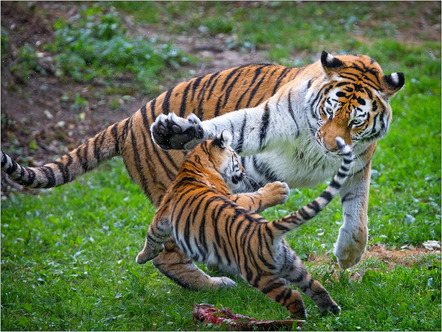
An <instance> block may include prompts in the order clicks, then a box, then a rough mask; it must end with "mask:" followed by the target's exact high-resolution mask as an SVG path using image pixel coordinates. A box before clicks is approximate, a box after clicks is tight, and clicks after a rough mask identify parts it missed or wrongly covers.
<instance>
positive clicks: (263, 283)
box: [253, 275, 307, 319]
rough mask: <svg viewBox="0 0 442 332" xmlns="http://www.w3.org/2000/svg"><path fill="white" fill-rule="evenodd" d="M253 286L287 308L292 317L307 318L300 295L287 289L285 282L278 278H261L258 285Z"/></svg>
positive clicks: (272, 276) (270, 276)
mask: <svg viewBox="0 0 442 332" xmlns="http://www.w3.org/2000/svg"><path fill="white" fill-rule="evenodd" d="M253 286H255V287H256V288H258V289H259V290H260V291H261V292H263V293H264V294H265V295H266V296H267V297H269V298H271V299H272V300H274V301H276V302H278V303H279V304H281V305H282V306H283V307H285V308H287V310H288V311H289V312H290V315H291V316H292V317H295V318H301V319H305V318H306V317H307V314H306V312H305V307H304V301H303V300H302V296H301V294H299V292H298V291H296V290H294V289H291V288H290V287H288V286H287V284H286V282H285V280H283V279H281V278H280V277H279V276H276V275H267V276H261V278H260V279H259V281H258V283H257V284H256V285H253Z"/></svg>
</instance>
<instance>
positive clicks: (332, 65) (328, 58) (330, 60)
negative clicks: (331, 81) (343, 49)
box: [321, 51, 344, 78]
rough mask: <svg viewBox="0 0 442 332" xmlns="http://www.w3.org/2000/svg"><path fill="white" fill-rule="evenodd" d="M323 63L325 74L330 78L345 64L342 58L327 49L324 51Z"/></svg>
mask: <svg viewBox="0 0 442 332" xmlns="http://www.w3.org/2000/svg"><path fill="white" fill-rule="evenodd" d="M321 64H322V69H323V70H324V72H325V74H326V75H327V76H328V77H330V78H331V77H332V76H333V73H336V72H338V71H339V69H341V68H342V66H344V63H343V62H342V61H341V60H339V59H338V58H336V57H334V56H333V55H331V54H330V53H327V52H326V51H322V54H321Z"/></svg>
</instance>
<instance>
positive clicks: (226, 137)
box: [212, 130, 232, 149]
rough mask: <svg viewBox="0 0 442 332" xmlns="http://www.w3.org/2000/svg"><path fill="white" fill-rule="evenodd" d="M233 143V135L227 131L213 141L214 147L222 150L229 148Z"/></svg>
mask: <svg viewBox="0 0 442 332" xmlns="http://www.w3.org/2000/svg"><path fill="white" fill-rule="evenodd" d="M231 143H232V134H231V133H230V132H229V131H227V130H223V131H222V132H221V134H219V135H218V136H217V137H216V138H215V139H214V140H213V141H212V145H215V146H218V147H220V148H221V149H225V148H227V147H229V146H230V144H231Z"/></svg>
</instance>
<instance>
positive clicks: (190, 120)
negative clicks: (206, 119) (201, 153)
mask: <svg viewBox="0 0 442 332" xmlns="http://www.w3.org/2000/svg"><path fill="white" fill-rule="evenodd" d="M151 132H152V139H153V140H154V142H155V143H156V144H157V145H158V146H160V147H161V148H162V149H164V150H190V149H192V148H193V147H194V146H195V145H196V144H198V143H200V142H201V141H202V140H203V139H204V130H203V127H202V124H201V120H200V119H198V117H197V116H196V115H195V114H193V113H191V114H190V115H189V116H188V117H187V118H186V119H184V118H181V117H178V116H176V115H175V113H169V114H168V115H164V114H160V116H158V118H157V119H156V120H155V122H154V123H153V124H152V126H151Z"/></svg>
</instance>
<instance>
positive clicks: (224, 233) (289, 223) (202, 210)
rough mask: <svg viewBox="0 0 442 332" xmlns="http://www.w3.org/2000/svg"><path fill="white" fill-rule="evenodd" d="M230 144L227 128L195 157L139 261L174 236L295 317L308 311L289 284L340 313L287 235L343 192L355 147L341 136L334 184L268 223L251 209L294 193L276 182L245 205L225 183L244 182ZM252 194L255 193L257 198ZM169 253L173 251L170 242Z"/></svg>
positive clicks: (195, 152) (178, 180)
mask: <svg viewBox="0 0 442 332" xmlns="http://www.w3.org/2000/svg"><path fill="white" fill-rule="evenodd" d="M230 140H231V136H230V134H227V133H226V131H224V132H222V133H221V134H220V135H219V136H218V137H217V138H215V139H213V140H208V141H205V142H203V143H201V144H200V145H198V146H197V147H196V148H195V149H194V150H193V151H192V152H191V153H190V154H189V156H188V157H187V158H186V160H185V161H184V163H183V166H182V167H181V170H180V172H179V173H178V176H177V178H176V180H175V181H174V182H173V184H172V185H171V187H170V189H169V190H168V191H167V192H166V195H165V196H164V198H163V200H162V202H161V204H160V206H159V208H158V211H157V213H156V215H155V217H154V219H153V221H152V223H151V225H150V227H149V230H148V233H147V236H146V242H145V246H144V248H143V250H142V251H141V252H140V253H139V254H138V256H137V259H136V261H137V263H139V264H143V263H145V262H147V261H148V260H151V259H153V258H155V257H156V256H157V255H158V254H159V253H160V252H161V251H162V250H163V244H164V242H166V241H168V240H169V238H170V236H172V238H173V240H174V241H175V243H176V244H177V245H178V246H179V248H180V249H181V250H182V251H183V252H185V253H186V254H187V255H188V256H189V257H191V258H192V259H194V260H196V261H199V262H204V263H208V264H210V265H215V266H220V267H223V268H224V269H227V270H228V271H230V272H234V273H237V274H239V275H241V276H242V278H243V279H244V280H246V281H247V282H248V283H249V284H250V285H252V286H254V287H256V288H258V289H259V290H260V291H262V292H263V293H264V294H266V295H267V296H268V297H270V298H271V299H273V300H275V301H277V302H279V303H280V304H281V305H283V306H284V307H286V308H287V309H288V310H289V311H290V314H291V315H293V316H297V317H301V318H305V309H304V304H303V301H302V297H301V295H300V294H299V293H298V292H296V291H294V290H292V289H291V288H289V287H288V286H287V285H286V281H287V282H290V283H293V284H294V285H296V286H298V287H299V288H300V289H301V290H302V291H303V292H304V293H305V294H306V295H307V296H309V297H311V298H312V299H313V301H314V302H315V303H316V305H317V306H318V307H319V309H320V310H321V312H324V311H332V312H333V313H339V311H340V309H339V307H338V305H337V304H336V303H335V302H334V301H333V300H332V298H331V297H330V295H329V294H328V293H327V291H326V290H325V288H324V287H323V286H322V285H321V284H320V283H319V282H318V281H316V280H313V279H312V278H311V276H310V275H309V274H308V272H307V271H306V269H305V267H304V266H303V264H302V262H301V260H300V259H299V257H298V256H297V255H296V254H295V252H294V251H293V250H292V249H291V248H290V246H289V245H288V244H287V242H286V241H285V240H284V239H283V238H282V236H283V235H284V234H285V233H287V232H289V231H291V230H293V229H294V228H296V227H299V226H301V225H302V224H304V223H305V222H306V221H308V220H309V219H311V218H313V217H314V216H315V215H316V214H317V213H318V212H320V211H321V210H322V209H324V207H325V206H326V205H327V204H328V203H329V202H330V201H331V200H332V199H333V197H334V196H336V195H337V194H338V192H339V189H340V187H341V185H342V184H343V183H344V181H345V180H346V178H347V175H348V173H349V171H350V167H351V164H352V161H353V154H352V150H351V148H350V147H349V146H348V145H345V143H344V140H343V139H341V138H337V144H338V146H339V150H340V152H341V154H342V155H343V157H344V158H343V162H342V165H341V167H340V168H339V171H338V173H337V175H336V176H335V177H334V178H333V181H332V182H331V184H330V185H329V186H328V187H327V188H326V190H325V191H324V192H323V193H322V194H321V195H320V196H319V197H318V198H316V199H315V200H314V201H312V202H310V203H309V204H308V205H306V206H304V207H302V208H301V209H299V210H298V211H296V212H294V213H292V214H290V215H288V216H285V217H283V218H281V219H279V220H274V221H270V222H267V220H265V219H264V218H262V217H261V216H260V215H258V214H257V213H255V212H253V211H251V210H250V209H254V210H256V209H257V208H258V207H261V206H263V205H269V204H268V203H269V202H270V201H269V200H272V201H273V203H278V202H285V200H286V199H287V192H285V191H284V190H281V192H280V194H281V195H280V198H279V199H278V195H275V194H277V193H275V191H274V190H269V188H271V185H275V186H276V187H278V186H280V187H281V188H282V189H283V186H281V184H282V183H280V182H277V183H272V184H268V185H267V186H266V187H264V188H261V190H260V193H259V192H258V193H254V194H243V195H241V202H239V200H238V196H237V195H234V194H232V193H231V192H230V191H229V189H228V186H227V185H226V182H232V181H231V179H232V177H233V178H237V177H238V174H235V173H234V172H232V171H231V170H232V169H235V163H237V159H236V158H232V153H234V152H233V151H232V150H231V149H230ZM225 169H227V170H228V171H227V172H226V171H224V170H225ZM236 169H239V168H238V167H236ZM233 182H235V181H233ZM259 194H260V196H257V195H259ZM251 195H255V197H254V199H252V196H251ZM263 202H265V204H264V203H263ZM165 248H166V250H168V248H167V245H166V246H165ZM218 279H219V281H220V282H223V283H224V284H225V285H226V286H232V285H233V284H234V282H233V281H232V280H230V279H229V278H226V277H222V278H218ZM176 281H177V282H180V280H176Z"/></svg>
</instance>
